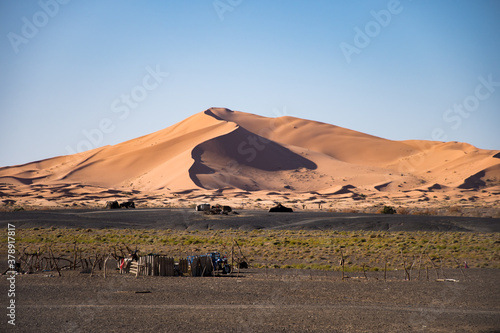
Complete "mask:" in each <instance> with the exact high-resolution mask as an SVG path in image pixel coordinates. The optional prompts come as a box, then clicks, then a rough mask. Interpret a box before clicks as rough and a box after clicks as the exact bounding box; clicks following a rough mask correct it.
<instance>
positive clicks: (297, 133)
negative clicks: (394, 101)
mask: <svg viewBox="0 0 500 333" xmlns="http://www.w3.org/2000/svg"><path fill="white" fill-rule="evenodd" d="M499 157H500V151H498V150H496V151H493V150H482V149H478V148H476V147H473V146H471V145H469V144H466V143H457V142H447V143H443V142H434V141H415V140H409V141H392V140H387V139H383V138H379V137H375V136H371V135H368V134H363V133H360V132H356V131H353V130H349V129H345V128H342V127H338V126H334V125H329V124H325V123H320V122H316V121H310V120H304V119H299V118H294V117H279V118H266V117H261V116H257V115H253V114H249V113H244V112H238V111H231V110H228V109H224V108H211V109H208V110H206V111H204V112H200V113H197V114H195V115H193V116H191V117H189V118H187V119H185V120H184V121H182V122H179V123H178V124H175V125H173V126H170V127H168V128H166V129H164V130H161V131H158V132H155V133H152V134H149V135H145V136H143V137H140V138H136V139H133V140H130V141H127V142H123V143H121V144H117V145H114V146H105V147H101V148H97V149H94V150H90V151H87V152H83V153H79V154H75V155H69V156H61V157H55V158H52V159H47V160H43V161H37V162H32V163H28V164H24V165H18V166H12V167H4V168H0V183H4V184H8V185H9V186H14V187H22V186H28V187H29V186H34V185H41V184H46V185H50V186H56V185H57V186H73V187H74V186H76V185H85V186H96V187H100V188H106V189H121V190H128V191H153V192H154V191H157V192H158V191H159V192H165V193H166V192H174V191H177V192H180V191H186V190H188V191H193V190H196V191H199V190H217V189H221V188H226V189H227V188H234V189H241V190H244V191H295V192H315V191H319V192H321V193H322V194H323V195H347V196H356V195H358V194H359V193H361V192H365V191H366V192H367V193H382V192H387V193H391V192H393V193H397V192H401V193H410V192H411V191H417V192H418V191H420V192H421V191H427V190H429V191H432V190H436V189H461V190H471V189H472V190H477V189H480V188H485V187H490V188H498V187H499V186H500V158H499ZM74 188H75V189H76V187H74ZM420 192H418V193H420ZM0 193H1V192H0ZM418 193H417V194H418ZM418 195H421V194H418Z"/></svg>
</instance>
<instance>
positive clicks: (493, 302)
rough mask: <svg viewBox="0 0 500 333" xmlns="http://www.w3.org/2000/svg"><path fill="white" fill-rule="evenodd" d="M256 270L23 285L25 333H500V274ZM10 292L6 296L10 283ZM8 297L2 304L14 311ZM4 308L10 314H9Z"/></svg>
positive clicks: (19, 296) (44, 277)
mask: <svg viewBox="0 0 500 333" xmlns="http://www.w3.org/2000/svg"><path fill="white" fill-rule="evenodd" d="M465 272H466V276H465V277H464V276H463V275H462V272H461V271H460V270H448V271H445V274H446V276H447V277H448V278H453V279H458V280H459V282H436V279H435V278H436V277H435V275H434V273H433V272H431V277H430V279H429V281H427V279H426V277H425V274H422V275H421V279H420V280H415V281H404V280H403V274H402V272H397V271H394V272H390V273H388V277H387V281H386V282H384V277H383V272H370V273H368V275H367V277H368V279H364V278H363V276H362V273H361V274H354V273H351V276H350V278H348V279H346V280H344V281H342V278H341V273H339V272H322V271H310V270H291V269H286V270H285V269H269V270H265V269H249V270H244V271H243V270H242V272H241V273H240V274H239V275H237V274H233V276H221V277H206V278H195V277H139V278H137V279H136V278H135V277H132V276H126V275H119V274H118V272H116V271H115V272H112V273H111V275H109V276H108V277H107V278H106V279H104V277H103V276H102V272H99V273H98V275H94V276H92V277H90V275H89V274H82V273H80V272H75V271H65V272H63V275H62V277H59V276H58V275H57V273H56V272H45V273H39V274H32V275H19V276H17V278H16V298H15V299H16V321H15V323H16V326H15V327H12V326H11V325H8V324H7V320H6V319H5V315H4V319H3V320H2V323H1V324H0V331H6V332H7V331H14V330H15V331H16V332H193V331H194V332H206V331H211V332H498V331H500V289H499V288H498V281H499V278H500V271H499V270H493V269H468V270H466V271H465ZM0 285H1V289H2V290H7V288H8V284H7V280H6V279H5V277H3V278H2V280H1V284H0ZM7 302H8V300H7V295H6V293H2V298H1V304H8V303H7ZM3 308H4V311H5V312H6V311H7V310H6V309H5V307H3Z"/></svg>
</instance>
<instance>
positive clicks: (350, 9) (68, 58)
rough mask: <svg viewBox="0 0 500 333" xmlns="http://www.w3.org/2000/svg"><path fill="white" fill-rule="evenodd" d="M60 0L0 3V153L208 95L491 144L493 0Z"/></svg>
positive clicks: (25, 158) (499, 86)
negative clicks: (57, 0) (58, 0)
mask: <svg viewBox="0 0 500 333" xmlns="http://www.w3.org/2000/svg"><path fill="white" fill-rule="evenodd" d="M60 1H61V2H67V3H62V4H61V3H59V2H56V0H41V1H2V2H0V36H1V42H0V73H1V75H0V112H1V121H0V166H7V165H14V164H20V163H26V162H29V161H34V160H40V159H44V158H48V157H53V156H58V155H66V154H68V153H70V152H71V151H78V150H82V149H85V148H95V147H97V146H102V145H107V144H116V143H119V142H122V141H125V140H129V139H132V138H136V137H138V136H141V135H145V134H148V133H151V132H154V131H157V130H160V129H163V128H165V127H168V126H170V125H172V124H174V123H176V122H178V121H181V120H183V119H184V118H186V117H188V116H190V115H192V114H194V113H197V112H200V111H203V110H205V109H207V108H209V107H212V106H218V107H227V108H230V109H233V110H239V111H245V112H251V113H256V114H259V115H263V116H281V115H293V116H297V117H301V118H306V119H312V120H318V121H323V122H327V123H331V124H334V125H338V126H343V127H347V128H350V129H353V130H357V131H361V132H365V133H369V134H372V135H376V136H380V137H384V138H387V139H392V140H405V139H424V140H432V139H439V140H440V141H463V142H468V143H471V144H473V145H475V146H477V147H479V148H486V149H500V128H499V125H500V37H499V36H500V19H499V18H500V2H499V1H472V0H469V1H451V0H450V1H430V0H427V1H426V0H413V1H410V0H401V1H399V2H398V1H392V0H391V1H340V0H339V1H332V0H325V1H306V0H302V1H298V0H296V1H294V0H286V1H285V0H281V1H278V0H277V1H267V0H216V1H213V0H198V1H196V0H193V1H124V0H119V1H118V0H115V1H97V0H95V1H92V0H89V1H81V0H72V1H63V0H60ZM155 72H156V74H155ZM151 73H153V75H152V74H151ZM166 73H168V75H167V74H166ZM85 133H87V136H86V135H85ZM332 144H334V143H332Z"/></svg>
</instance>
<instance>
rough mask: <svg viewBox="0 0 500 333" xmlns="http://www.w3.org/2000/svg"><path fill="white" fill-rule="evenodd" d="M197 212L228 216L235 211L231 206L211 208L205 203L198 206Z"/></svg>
mask: <svg viewBox="0 0 500 333" xmlns="http://www.w3.org/2000/svg"><path fill="white" fill-rule="evenodd" d="M196 211H197V212H204V213H205V214H208V215H218V214H224V215H228V214H229V213H231V212H232V211H233V209H232V208H231V206H222V205H219V204H217V205H215V206H211V205H210V204H209V203H203V204H200V205H197V206H196ZM235 214H236V213H235Z"/></svg>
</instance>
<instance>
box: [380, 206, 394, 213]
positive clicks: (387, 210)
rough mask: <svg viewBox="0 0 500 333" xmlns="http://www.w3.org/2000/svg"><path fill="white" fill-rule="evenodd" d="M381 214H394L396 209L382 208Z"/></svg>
mask: <svg viewBox="0 0 500 333" xmlns="http://www.w3.org/2000/svg"><path fill="white" fill-rule="evenodd" d="M382 214H396V209H394V207H392V206H384V208H382Z"/></svg>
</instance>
